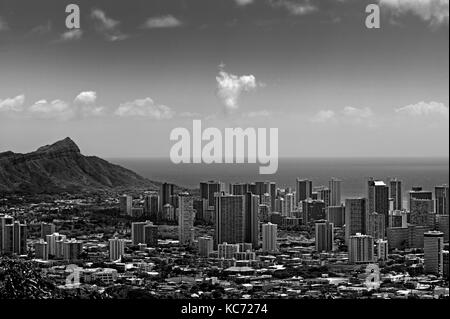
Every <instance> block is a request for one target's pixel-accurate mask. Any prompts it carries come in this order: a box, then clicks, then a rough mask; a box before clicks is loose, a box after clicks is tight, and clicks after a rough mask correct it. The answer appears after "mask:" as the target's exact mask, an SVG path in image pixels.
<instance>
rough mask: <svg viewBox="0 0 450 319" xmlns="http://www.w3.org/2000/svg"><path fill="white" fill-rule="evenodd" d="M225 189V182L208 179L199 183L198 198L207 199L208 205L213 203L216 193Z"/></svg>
mask: <svg viewBox="0 0 450 319" xmlns="http://www.w3.org/2000/svg"><path fill="white" fill-rule="evenodd" d="M222 191H225V184H224V183H222V182H219V181H208V182H201V183H200V198H201V199H206V200H208V205H209V206H210V207H212V206H214V204H215V197H214V195H215V194H216V193H219V192H222Z"/></svg>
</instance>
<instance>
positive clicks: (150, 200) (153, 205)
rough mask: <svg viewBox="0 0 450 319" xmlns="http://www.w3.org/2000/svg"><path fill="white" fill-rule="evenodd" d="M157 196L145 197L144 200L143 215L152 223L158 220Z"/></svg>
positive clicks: (158, 205)
mask: <svg viewBox="0 0 450 319" xmlns="http://www.w3.org/2000/svg"><path fill="white" fill-rule="evenodd" d="M159 207H160V204H159V195H158V194H150V195H146V196H145V198H144V213H145V216H147V217H148V218H150V219H151V220H153V221H156V220H157V219H158V212H159Z"/></svg>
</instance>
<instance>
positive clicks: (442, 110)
mask: <svg viewBox="0 0 450 319" xmlns="http://www.w3.org/2000/svg"><path fill="white" fill-rule="evenodd" d="M395 112H397V113H400V114H406V115H410V116H415V117H418V116H430V115H438V116H445V117H447V119H448V116H449V112H448V106H445V105H444V104H443V103H439V102H429V103H427V102H419V103H417V104H410V105H407V106H404V107H401V108H398V109H396V110H395Z"/></svg>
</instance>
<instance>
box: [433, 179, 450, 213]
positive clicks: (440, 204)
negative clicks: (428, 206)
mask: <svg viewBox="0 0 450 319" xmlns="http://www.w3.org/2000/svg"><path fill="white" fill-rule="evenodd" d="M434 198H435V201H436V205H435V208H436V214H438V215H448V214H449V198H450V196H449V191H448V185H442V186H436V187H435V188H434Z"/></svg>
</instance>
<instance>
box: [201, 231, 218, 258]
mask: <svg viewBox="0 0 450 319" xmlns="http://www.w3.org/2000/svg"><path fill="white" fill-rule="evenodd" d="M213 245H214V239H213V238H212V237H210V236H205V237H199V238H198V253H199V254H200V256H202V257H209V254H210V253H211V252H212V251H213Z"/></svg>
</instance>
